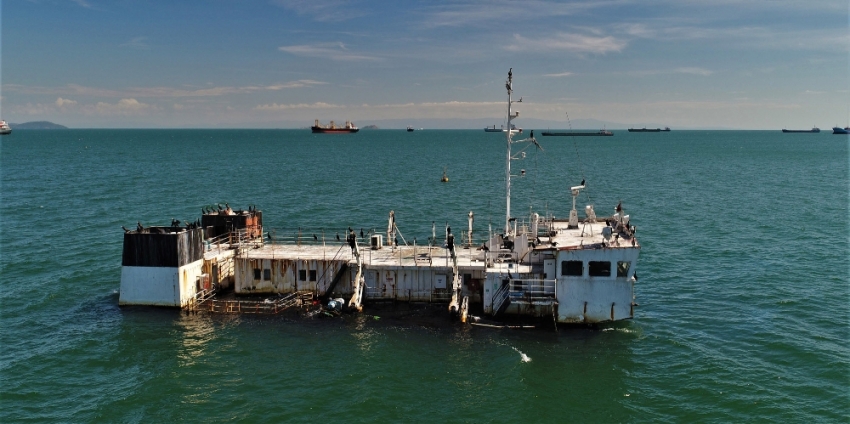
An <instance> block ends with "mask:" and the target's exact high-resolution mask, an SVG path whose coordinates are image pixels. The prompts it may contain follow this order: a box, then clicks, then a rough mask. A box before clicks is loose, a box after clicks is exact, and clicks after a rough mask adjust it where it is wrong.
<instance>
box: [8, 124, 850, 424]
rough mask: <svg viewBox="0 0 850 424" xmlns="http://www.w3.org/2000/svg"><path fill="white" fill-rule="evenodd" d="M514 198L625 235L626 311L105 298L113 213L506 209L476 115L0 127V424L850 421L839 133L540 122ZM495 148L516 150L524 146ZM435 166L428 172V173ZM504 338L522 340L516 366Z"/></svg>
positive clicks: (492, 140) (429, 215)
mask: <svg viewBox="0 0 850 424" xmlns="http://www.w3.org/2000/svg"><path fill="white" fill-rule="evenodd" d="M538 140H539V141H540V143H541V144H542V146H543V149H544V150H543V151H536V150H533V149H528V150H525V153H526V155H525V158H524V159H523V160H518V161H515V162H513V165H512V166H513V167H514V173H515V174H516V173H517V172H518V170H519V169H524V170H526V176H525V177H522V178H516V179H514V180H513V186H512V192H513V200H512V212H513V215H515V216H526V215H527V214H528V213H529V211H531V210H532V209H533V210H534V211H536V212H540V213H541V214H545V213H550V214H554V215H555V216H558V217H566V216H567V215H568V213H569V208H570V202H571V200H570V195H569V186H571V185H576V184H578V182H579V181H581V180H582V179H583V178H584V179H586V180H587V187H588V188H587V190H586V194H582V196H580V197H579V202H580V203H581V204H582V205H583V204H586V203H593V204H594V205H595V207H596V211H597V213H598V214H599V215H608V214H610V213H611V212H612V211H613V208H614V206H615V205H616V204H617V203H618V202H619V201H622V202H623V206H624V208H625V209H626V212H627V213H629V214H630V215H631V217H632V223H633V224H635V225H637V227H638V231H637V236H638V238H639V240H640V241H641V243H642V250H641V256H640V260H639V262H638V268H637V272H638V274H639V275H640V279H639V282H638V283H637V285H636V288H635V291H636V296H637V302H638V303H639V304H640V306H639V307H638V308H636V311H635V319H634V320H631V321H628V322H625V323H620V324H617V325H610V326H599V327H561V328H559V329H558V331H557V332H556V331H554V330H553V329H552V328H551V327H550V328H545V329H544V328H540V329H534V330H504V329H503V330H497V329H489V328H481V327H469V326H464V325H459V324H455V323H450V322H448V320H447V321H446V324H445V325H431V324H428V325H426V324H423V323H420V322H416V321H405V320H403V319H381V317H380V314H379V313H377V312H375V311H374V310H370V306H369V305H368V304H367V305H366V306H365V310H364V314H363V315H360V316H352V317H347V318H345V319H306V318H303V319H299V318H293V317H257V316H244V315H243V316H234V315H205V314H199V315H187V314H186V313H184V312H181V311H178V310H170V309H157V308H144V307H126V308H121V307H118V295H117V293H118V288H119V280H120V272H121V247H122V240H123V235H122V234H123V231H122V229H121V226H122V225H123V226H126V227H128V228H130V227H133V226H134V225H136V223H137V221H141V222H142V223H143V224H144V225H167V224H169V223H170V222H171V219H172V218H177V219H180V220H184V221H186V220H188V221H192V220H194V219H197V218H198V217H199V216H200V213H201V208H202V207H204V206H208V205H212V204H216V203H222V204H223V203H224V202H228V203H229V204H230V205H231V206H233V207H234V208H247V207H248V205H257V207H258V208H259V209H261V210H262V211H263V217H264V224H265V229H266V230H267V231H273V232H275V234H278V235H283V234H296V233H297V232H298V231H299V229H300V230H301V231H302V232H303V233H304V234H313V233H316V234H318V233H323V234H326V235H327V236H328V239H331V235H333V234H334V233H336V232H342V231H343V230H345V229H346V228H347V227H348V226H351V227H354V228H368V229H371V228H376V229H378V230H379V231H380V230H382V229H383V228H385V226H386V217H387V213H388V212H389V210H395V213H396V221H397V225H398V227H399V229H400V230H401V232H402V234H403V235H404V237H406V238H407V239H412V238H417V239H418V240H425V239H427V237H428V236H430V234H431V226H432V224H433V225H436V226H437V227H438V229H439V228H442V226H443V225H445V224H446V223H448V224H449V225H455V226H456V228H465V226H466V215H467V213H468V212H469V211H470V210H471V211H474V212H475V217H476V221H475V231H476V232H477V233H479V234H484V233H486V232H487V231H488V226H489V225H490V224H492V225H493V227H494V228H499V226H501V225H503V224H504V219H505V217H504V214H505V199H504V189H505V171H504V162H505V145H504V139H503V138H502V137H501V135H500V134H493V133H484V132H483V131H480V130H477V131H471V130H470V131H449V130H432V131H429V130H424V131H415V132H413V133H407V132H405V131H403V130H372V131H369V130H362V131H361V132H360V133H358V134H350V135H313V134H310V133H309V131H306V130H224V131H219V130H216V131H213V130H56V131H47V130H29V131H23V130H21V131H15V132H14V133H13V134H12V135H10V136H4V137H2V138H0V177H2V187H0V188H1V189H2V190H1V191H0V383H2V384H0V422H4V423H7V422H178V421H184V422H199V421H207V422H323V421H324V422H343V421H344V422H606V423H607V422H754V421H755V422H848V417H850V266H848V257H850V251H848V237H850V228H849V227H850V224H849V223H850V215H848V190H850V182H848V161H850V157H848V138H847V137H846V136H837V135H831V134H828V133H821V134H782V133H781V132H779V131H675V130H674V131H672V132H670V133H628V132H626V131H615V136H614V137H581V138H576V139H572V138H568V137H540V136H539V135H538ZM517 147H518V146H515V150H514V151H515V152H517V151H518V149H517ZM444 169H445V170H446V172H447V174H448V176H449V178H450V182H449V183H440V177H441V176H442V173H443V170H444ZM520 352H522V353H524V354H526V355H527V356H528V357H530V358H531V361H530V362H523V361H522V360H521V354H520Z"/></svg>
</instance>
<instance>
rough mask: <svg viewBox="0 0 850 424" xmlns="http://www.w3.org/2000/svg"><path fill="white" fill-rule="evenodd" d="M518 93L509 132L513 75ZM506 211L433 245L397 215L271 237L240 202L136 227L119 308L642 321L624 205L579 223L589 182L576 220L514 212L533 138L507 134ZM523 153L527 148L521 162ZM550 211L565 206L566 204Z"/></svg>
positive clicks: (445, 231) (435, 234)
mask: <svg viewBox="0 0 850 424" xmlns="http://www.w3.org/2000/svg"><path fill="white" fill-rule="evenodd" d="M506 87H507V88H508V127H510V124H511V120H513V119H515V118H516V117H518V115H519V112H512V111H511V105H512V103H514V102H513V101H512V100H511V94H512V74H511V73H509V74H508V80H507V81H506ZM504 134H505V139H506V141H507V143H506V144H507V155H506V165H505V166H506V174H505V175H506V178H505V179H506V214H505V223H504V227H503V228H501V229H499V230H497V231H487V232H486V233H485V232H482V231H477V232H475V231H474V213H473V212H469V214H468V216H467V217H465V218H466V221H467V226H466V228H464V229H463V230H462V231H459V232H458V233H454V232H452V229H451V228H449V226H448V225H447V226H446V227H445V228H441V229H439V231H438V230H437V229H436V228H434V229H432V234H431V237H430V238H429V242H428V243H426V244H424V245H417V244H416V243H415V241H414V242H413V243H411V242H409V241H407V240H405V239H404V237H401V232H400V231H399V227H398V225H397V223H396V216H395V214H394V212H392V211H390V212H389V215H388V218H387V227H386V231H384V230H380V231H376V230H374V229H373V230H371V231H368V232H364V231H363V230H362V229H361V230H359V231H356V230H354V229H351V228H348V229H347V230H343V231H340V233H336V232H335V231H334V234H325V233H323V232H322V231H316V232H312V231H303V232H302V231H301V230H298V232H293V231H288V232H286V233H287V235H286V236H284V235H283V234H280V235H279V236H278V234H277V231H274V232H269V231H265V232H264V230H263V220H262V212H261V211H259V210H257V209H256V208H254V207H249V208H248V210H244V211H243V210H238V211H234V210H233V209H231V208H230V206H229V205H226V207H224V208H222V207H221V206H218V207H212V208H204V211H203V214H202V216H201V218H200V219H199V220H197V221H195V222H193V223H190V224H183V225H181V224H180V223H179V222H172V225H171V226H167V227H144V226H142V225H141V224H139V225H138V226H137V228H136V229H135V230H125V234H124V253H123V260H122V273H121V291H120V303H121V304H122V305H157V306H172V307H180V308H186V309H194V310H207V311H212V312H241V313H251V312H256V313H277V312H280V311H283V310H285V309H287V308H291V307H293V306H299V305H308V304H310V305H312V304H317V303H318V304H320V305H325V306H326V307H330V308H331V309H334V310H339V309H340V307H341V306H343V305H344V306H345V307H346V308H347V309H350V310H352V311H355V313H356V312H359V311H362V310H363V309H364V308H368V307H369V303H370V302H375V303H377V302H380V301H387V300H390V301H394V302H428V303H432V304H443V305H445V308H446V311H447V313H448V314H450V315H452V316H455V317H459V318H460V319H461V320H462V321H464V322H465V321H466V320H467V315H468V314H469V312H470V310H472V311H475V312H476V313H481V314H483V315H484V316H487V317H489V318H494V319H497V320H498V319H499V318H501V317H506V316H513V317H521V318H522V317H527V318H535V319H540V318H544V319H549V320H552V321H555V322H556V323H600V322H608V321H619V320H623V319H630V318H633V317H634V307H635V306H636V304H635V299H634V284H635V282H636V280H637V278H636V275H635V268H636V263H637V260H638V254H639V252H640V244H639V243H638V241H637V239H636V238H635V230H636V229H635V227H634V226H633V225H631V224H630V218H629V215H626V214H625V212H624V210H623V208H622V205H621V204H618V205H617V206H616V208H615V209H614V214H613V215H611V216H609V217H606V218H597V216H596V213H595V211H594V207H593V205H587V206H585V207H584V208H582V209H583V212H584V214H583V215H584V216H583V217H581V218H580V217H579V213H578V210H577V209H576V201H577V197H578V195H579V193H580V192H581V191H582V190H584V189H585V188H586V186H585V182H584V181H582V182H581V183H580V184H578V185H576V186H573V187H569V192H570V194H571V197H572V199H571V200H572V209H571V211H570V216H569V218H568V219H555V218H554V217H552V216H541V215H538V214H537V213H530V214H529V215H528V216H525V217H514V216H512V215H511V210H510V193H511V191H510V182H511V177H512V175H511V162H512V161H515V160H521V159H522V158H523V157H524V156H525V155H524V153H523V152H524V149H525V148H529V147H532V148H540V146H539V145H538V144H537V141H536V140H535V139H534V137H533V133H532V135H531V136H530V137H528V138H525V139H521V140H513V139H512V137H513V135H514V133H513V132H511V131H504ZM515 144H521V145H523V146H524V148H523V150H520V152H518V153H514V154H512V152H511V149H512V146H513V145H515ZM548 201H549V203H553V202H556V201H561V202H565V201H567V199H564V198H563V197H561V198H560V199H558V198H553V199H548Z"/></svg>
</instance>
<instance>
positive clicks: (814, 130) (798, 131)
mask: <svg viewBox="0 0 850 424" xmlns="http://www.w3.org/2000/svg"><path fill="white" fill-rule="evenodd" d="M782 132H784V133H819V132H820V128H818V127H812V129H810V130H787V129H785V128H783V129H782Z"/></svg>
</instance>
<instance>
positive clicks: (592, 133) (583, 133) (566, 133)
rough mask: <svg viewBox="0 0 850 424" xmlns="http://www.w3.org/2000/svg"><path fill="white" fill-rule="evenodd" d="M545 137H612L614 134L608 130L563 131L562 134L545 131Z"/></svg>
mask: <svg viewBox="0 0 850 424" xmlns="http://www.w3.org/2000/svg"><path fill="white" fill-rule="evenodd" d="M543 135H545V136H612V135H614V133H612V132H611V131H608V130H599V131H562V132H551V131H544V132H543Z"/></svg>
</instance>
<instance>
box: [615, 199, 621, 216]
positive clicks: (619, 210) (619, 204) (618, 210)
mask: <svg viewBox="0 0 850 424" xmlns="http://www.w3.org/2000/svg"><path fill="white" fill-rule="evenodd" d="M614 210H615V211H617V213H620V212H622V211H623V202H622V201H621V202H620V203H617V207H616V208H614Z"/></svg>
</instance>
